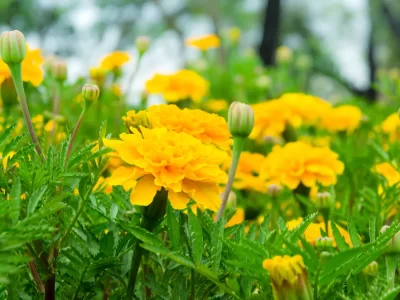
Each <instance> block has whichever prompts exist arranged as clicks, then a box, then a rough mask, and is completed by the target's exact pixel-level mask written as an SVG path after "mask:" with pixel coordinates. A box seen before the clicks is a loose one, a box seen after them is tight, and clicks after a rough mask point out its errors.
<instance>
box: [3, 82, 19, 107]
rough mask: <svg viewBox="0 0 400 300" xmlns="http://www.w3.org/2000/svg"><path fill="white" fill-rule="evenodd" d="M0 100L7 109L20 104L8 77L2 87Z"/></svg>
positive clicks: (12, 83)
mask: <svg viewBox="0 0 400 300" xmlns="http://www.w3.org/2000/svg"><path fill="white" fill-rule="evenodd" d="M0 98H1V100H3V105H4V106H5V107H11V106H13V105H14V104H18V95H17V91H16V89H15V86H14V81H13V79H12V78H11V77H7V78H5V79H4V81H3V82H2V83H1V86H0Z"/></svg>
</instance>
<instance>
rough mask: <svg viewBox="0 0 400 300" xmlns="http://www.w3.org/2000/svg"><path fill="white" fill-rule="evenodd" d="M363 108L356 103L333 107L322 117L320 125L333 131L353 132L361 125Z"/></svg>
mask: <svg viewBox="0 0 400 300" xmlns="http://www.w3.org/2000/svg"><path fill="white" fill-rule="evenodd" d="M361 118H362V112H361V110H360V109H359V108H358V107H357V106H354V105H342V106H339V107H334V108H331V109H330V110H328V111H326V114H325V115H324V117H323V118H321V123H320V127H321V128H323V129H327V130H328V131H331V132H340V131H346V132H352V131H354V130H355V129H357V128H358V127H359V126H360V123H361Z"/></svg>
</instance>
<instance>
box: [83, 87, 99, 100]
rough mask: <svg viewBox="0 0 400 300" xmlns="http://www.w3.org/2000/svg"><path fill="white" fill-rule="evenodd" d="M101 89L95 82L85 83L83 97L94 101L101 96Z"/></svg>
mask: <svg viewBox="0 0 400 300" xmlns="http://www.w3.org/2000/svg"><path fill="white" fill-rule="evenodd" d="M99 95H100V89H99V87H98V86H97V85H95V84H85V85H84V86H83V88H82V96H83V99H85V101H87V102H94V101H96V100H97V99H98V98H99Z"/></svg>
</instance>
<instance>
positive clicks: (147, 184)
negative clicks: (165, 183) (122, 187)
mask: <svg viewBox="0 0 400 300" xmlns="http://www.w3.org/2000/svg"><path fill="white" fill-rule="evenodd" d="M159 190H161V187H160V186H157V185H155V184H154V176H153V175H150V174H148V175H145V176H143V177H142V178H140V179H139V180H138V182H137V183H136V186H135V188H134V189H133V190H132V192H131V197H130V199H131V203H132V204H133V205H141V206H147V205H149V204H150V203H151V202H153V199H154V196H155V195H156V193H157V191H159Z"/></svg>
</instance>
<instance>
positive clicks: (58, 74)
mask: <svg viewBox="0 0 400 300" xmlns="http://www.w3.org/2000/svg"><path fill="white" fill-rule="evenodd" d="M51 73H52V75H53V77H54V79H55V80H57V81H60V82H63V81H65V80H66V79H67V73H68V71H67V64H66V63H65V62H63V61H55V62H53V65H52V67H51Z"/></svg>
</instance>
